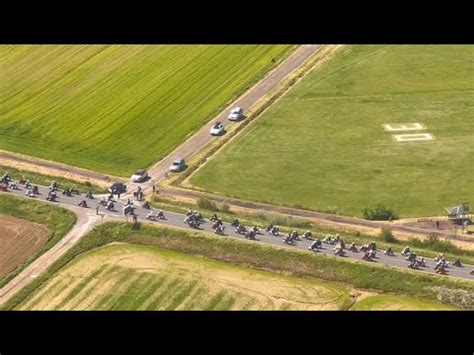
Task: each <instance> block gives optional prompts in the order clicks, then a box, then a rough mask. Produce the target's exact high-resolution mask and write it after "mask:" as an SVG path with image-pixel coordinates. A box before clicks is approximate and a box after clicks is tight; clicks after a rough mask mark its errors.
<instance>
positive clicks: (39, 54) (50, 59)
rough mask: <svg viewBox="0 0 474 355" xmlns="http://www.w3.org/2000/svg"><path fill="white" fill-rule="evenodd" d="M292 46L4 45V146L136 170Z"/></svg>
mask: <svg viewBox="0 0 474 355" xmlns="http://www.w3.org/2000/svg"><path fill="white" fill-rule="evenodd" d="M292 48H293V46H283V45H279V46H273V45H239V46H237V45H233V46H224V45H144V46H139V45H101V46H97V45H94V46H91V45H74V46H58V45H43V46H30V45H16V46H6V45H4V46H0V77H1V82H2V95H1V97H0V107H1V109H0V135H1V137H2V139H0V148H2V149H7V150H12V151H16V152H20V153H23V154H28V155H33V156H37V157H41V158H45V159H49V160H56V161H60V162H63V163H67V164H71V165H74V166H80V167H84V168H88V169H92V170H97V171H102V172H105V173H110V174H113V175H119V176H123V175H129V174H130V173H131V172H132V171H133V170H135V169H136V168H140V167H147V166H149V165H151V164H152V163H153V162H155V161H157V160H159V159H160V157H162V156H164V155H166V153H168V152H170V151H171V150H172V149H173V148H175V147H176V146H177V145H178V144H179V143H180V142H182V141H183V140H184V139H185V137H186V136H188V135H189V134H190V133H192V132H193V131H195V130H197V129H198V128H199V127H201V126H202V125H203V123H204V122H206V121H208V120H209V119H210V118H211V117H212V116H213V115H215V114H216V113H217V112H218V111H219V110H221V109H222V108H223V107H224V106H225V105H227V104H229V103H230V101H231V100H232V99H234V98H235V97H236V96H237V95H238V94H239V93H241V92H242V91H243V90H245V89H246V88H248V87H249V86H250V85H252V84H254V83H255V82H256V81H257V80H258V79H259V78H261V77H262V76H263V75H264V74H265V73H266V72H267V71H268V70H269V69H270V68H271V67H272V66H275V65H276V63H278V62H279V60H281V59H282V58H283V57H285V56H286V55H288V54H289V53H290V51H291V49H292Z"/></svg>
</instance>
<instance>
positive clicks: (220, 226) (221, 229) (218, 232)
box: [215, 225, 225, 235]
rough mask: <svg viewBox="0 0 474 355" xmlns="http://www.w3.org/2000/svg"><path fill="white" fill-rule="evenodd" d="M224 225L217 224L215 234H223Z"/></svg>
mask: <svg viewBox="0 0 474 355" xmlns="http://www.w3.org/2000/svg"><path fill="white" fill-rule="evenodd" d="M224 228H225V227H224V226H223V225H219V226H218V227H217V228H216V231H215V232H216V234H219V235H224Z"/></svg>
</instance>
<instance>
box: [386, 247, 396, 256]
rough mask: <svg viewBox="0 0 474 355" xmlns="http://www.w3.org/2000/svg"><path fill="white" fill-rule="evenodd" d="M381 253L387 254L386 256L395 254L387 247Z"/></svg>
mask: <svg viewBox="0 0 474 355" xmlns="http://www.w3.org/2000/svg"><path fill="white" fill-rule="evenodd" d="M383 253H384V254H385V255H388V256H394V255H395V253H394V252H393V251H392V250H391V249H387V250H385V251H384V252H383Z"/></svg>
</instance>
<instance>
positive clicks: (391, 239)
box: [380, 227, 399, 243]
mask: <svg viewBox="0 0 474 355" xmlns="http://www.w3.org/2000/svg"><path fill="white" fill-rule="evenodd" d="M380 238H381V239H382V240H383V241H385V242H387V243H399V240H398V239H397V238H395V236H394V235H393V233H392V231H391V230H390V228H387V227H382V228H380Z"/></svg>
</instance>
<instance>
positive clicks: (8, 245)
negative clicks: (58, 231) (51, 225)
mask: <svg viewBox="0 0 474 355" xmlns="http://www.w3.org/2000/svg"><path fill="white" fill-rule="evenodd" d="M49 234H50V231H49V229H48V228H46V227H45V226H43V225H41V224H36V223H32V222H29V221H25V220H23V219H18V218H14V217H10V216H5V215H0V245H1V248H0V278H1V277H3V276H5V275H7V274H8V273H9V272H10V271H12V270H14V269H15V268H16V267H17V266H18V265H20V264H21V263H22V262H23V261H24V260H25V259H27V258H28V257H29V256H31V255H33V254H34V253H35V252H36V251H37V250H38V249H39V248H40V247H41V246H42V245H43V244H44V243H45V242H46V241H47V240H48V236H49Z"/></svg>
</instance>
